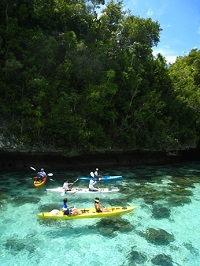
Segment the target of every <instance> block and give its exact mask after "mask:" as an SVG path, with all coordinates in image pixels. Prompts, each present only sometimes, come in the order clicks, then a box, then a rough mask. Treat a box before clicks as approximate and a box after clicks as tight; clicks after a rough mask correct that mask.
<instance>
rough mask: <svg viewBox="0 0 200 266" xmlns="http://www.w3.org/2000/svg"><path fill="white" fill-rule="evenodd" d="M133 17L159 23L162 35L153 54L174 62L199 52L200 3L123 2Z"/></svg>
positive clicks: (176, 0) (169, 0)
mask: <svg viewBox="0 0 200 266" xmlns="http://www.w3.org/2000/svg"><path fill="white" fill-rule="evenodd" d="M123 5H124V8H125V9H126V10H127V9H129V10H130V11H131V14H132V15H134V16H140V17H141V18H148V17H150V18H151V19H152V20H153V21H158V22H159V24H160V27H161V28H162V32H161V34H160V42H159V44H158V46H157V47H153V51H154V52H153V53H154V55H156V54H157V53H161V54H162V55H163V56H164V57H165V58H166V60H167V61H168V62H171V63H173V62H174V61H175V59H176V57H177V56H184V55H187V54H188V53H189V52H190V51H191V49H193V48H197V49H198V50H200V0H123Z"/></svg>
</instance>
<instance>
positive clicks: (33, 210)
mask: <svg viewBox="0 0 200 266" xmlns="http://www.w3.org/2000/svg"><path fill="white" fill-rule="evenodd" d="M45 170H46V169H45ZM47 170H48V169H47ZM101 170H102V173H109V174H110V175H123V179H122V180H121V181H118V182H102V181H100V183H99V186H100V187H102V188H103V187H109V188H119V189H120V192H119V193H115V194H106V193H104V194H101V195H100V197H101V201H102V203H103V205H106V206H109V205H110V206H117V205H118V206H120V205H122V206H126V205H136V206H137V208H136V210H135V211H134V212H132V213H129V214H126V215H123V216H119V217H112V218H104V219H85V220H74V221H58V220H57V221H54V220H51V221H48V220H39V219H38V218H37V213H39V212H43V211H50V210H52V209H58V208H60V207H61V204H62V200H63V196H61V195H60V193H51V192H47V191H46V188H52V187H58V186H62V184H63V180H64V179H65V178H66V177H67V178H68V179H69V181H70V182H73V181H74V180H76V178H77V177H79V176H84V175H88V173H89V172H90V169H84V170H83V172H82V173H80V171H77V172H75V171H66V172H55V173H54V176H53V178H51V180H48V182H47V184H46V185H45V186H44V187H41V188H35V187H34V186H33V177H34V173H32V172H30V171H29V169H27V172H21V173H19V172H18V173H1V174H0V220H1V227H0V235H1V243H0V247H1V248H0V258H1V265H20V266H21V265H33V266H34V265H39V266H40V265H42V266H43V265H45V266H46V265H61V264H62V265H80V264H81V265H82V266H84V265H97V266H98V265H119V266H122V265H123V266H126V265H127V266H128V265H144V266H145V265H147V266H148V265H181V266H190V265H191V266H199V265H200V248H199V247H200V238H199V234H198V228H199V227H200V219H199V217H200V211H199V201H200V164H199V163H193V164H191V163H190V164H189V163H188V164H184V165H181V164H180V165H173V166H171V165H166V166H162V167H161V166H147V167H126V168H125V167H123V168H115V169H108V168H107V169H101ZM76 186H78V187H86V186H88V182H86V181H79V182H76ZM65 197H66V196H65ZM67 197H68V200H69V205H76V207H80V208H85V207H86V208H87V207H93V199H94V197H95V195H84V194H77V195H76V194H73V195H67Z"/></svg>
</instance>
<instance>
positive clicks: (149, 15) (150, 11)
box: [147, 8, 153, 17]
mask: <svg viewBox="0 0 200 266" xmlns="http://www.w3.org/2000/svg"><path fill="white" fill-rule="evenodd" d="M147 16H148V17H152V16H153V10H152V9H151V8H149V9H148V11H147Z"/></svg>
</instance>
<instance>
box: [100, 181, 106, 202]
mask: <svg viewBox="0 0 200 266" xmlns="http://www.w3.org/2000/svg"><path fill="white" fill-rule="evenodd" d="M100 181H101V178H99V180H98V190H99V191H100V189H101V188H100ZM102 196H103V197H104V198H105V197H106V196H105V195H104V194H103V193H102Z"/></svg>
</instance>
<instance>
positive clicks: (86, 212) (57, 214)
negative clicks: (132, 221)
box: [38, 206, 136, 220]
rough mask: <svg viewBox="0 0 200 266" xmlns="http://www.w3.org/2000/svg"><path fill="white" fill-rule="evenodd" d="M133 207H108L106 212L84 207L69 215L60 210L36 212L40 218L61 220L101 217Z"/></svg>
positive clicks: (123, 211) (130, 209) (132, 208)
mask: <svg viewBox="0 0 200 266" xmlns="http://www.w3.org/2000/svg"><path fill="white" fill-rule="evenodd" d="M135 208H136V207H135V206H127V207H110V208H108V210H109V211H106V212H96V210H95V208H86V209H78V211H79V214H77V215H71V216H70V215H64V214H63V211H60V210H52V211H51V212H41V213H38V217H39V218H41V219H63V220H72V219H84V218H103V217H111V216H116V215H121V214H125V213H129V212H132V211H133V210H134V209H135Z"/></svg>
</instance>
